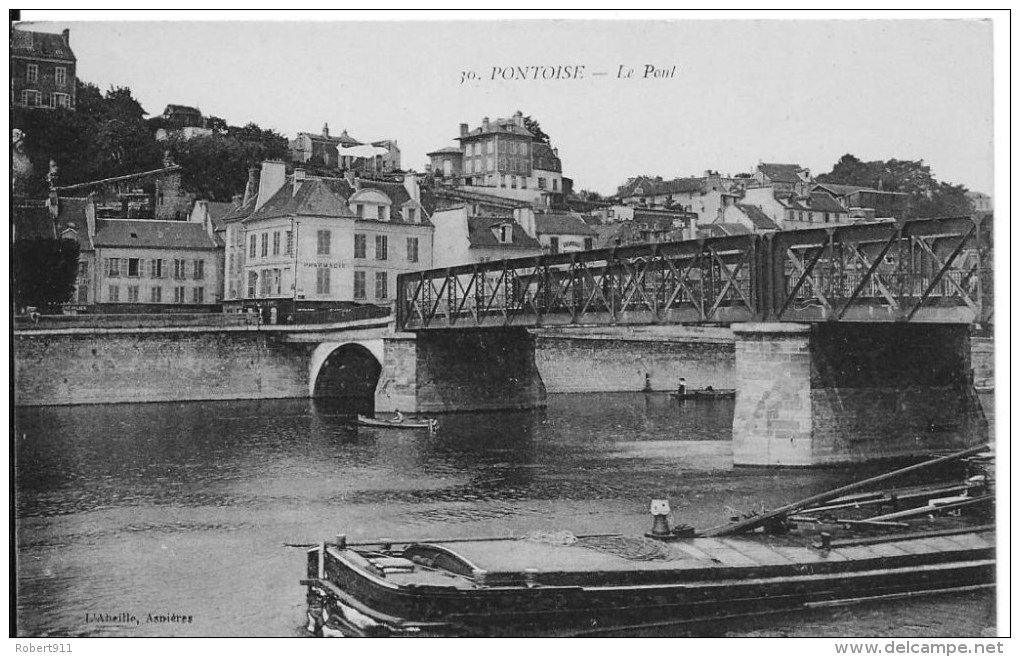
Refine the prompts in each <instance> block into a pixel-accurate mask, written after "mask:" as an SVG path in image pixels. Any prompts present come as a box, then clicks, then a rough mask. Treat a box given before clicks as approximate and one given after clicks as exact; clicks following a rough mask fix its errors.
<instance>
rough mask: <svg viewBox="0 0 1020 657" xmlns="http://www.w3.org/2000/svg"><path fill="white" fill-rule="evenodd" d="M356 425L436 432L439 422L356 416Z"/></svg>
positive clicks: (428, 419)
mask: <svg viewBox="0 0 1020 657" xmlns="http://www.w3.org/2000/svg"><path fill="white" fill-rule="evenodd" d="M356 424H358V425H360V426H363V427H384V428H386V429H428V430H429V431H436V430H437V429H439V420H436V419H435V418H420V419H419V418H415V419H410V418H404V419H403V420H396V419H389V420H380V419H378V418H374V417H368V416H367V415H361V414H360V413H359V414H358V419H357V420H356Z"/></svg>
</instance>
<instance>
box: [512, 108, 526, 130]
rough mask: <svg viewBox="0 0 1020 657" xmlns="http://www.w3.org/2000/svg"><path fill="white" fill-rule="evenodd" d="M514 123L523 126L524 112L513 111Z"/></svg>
mask: <svg viewBox="0 0 1020 657" xmlns="http://www.w3.org/2000/svg"><path fill="white" fill-rule="evenodd" d="M514 124H515V125H519V126H520V127H522V128H523V127H524V114H522V113H521V110H517V111H516V112H514Z"/></svg>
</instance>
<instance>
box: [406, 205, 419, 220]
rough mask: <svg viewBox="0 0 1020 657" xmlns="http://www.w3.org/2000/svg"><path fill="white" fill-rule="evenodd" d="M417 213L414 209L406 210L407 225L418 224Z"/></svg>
mask: <svg viewBox="0 0 1020 657" xmlns="http://www.w3.org/2000/svg"><path fill="white" fill-rule="evenodd" d="M417 214H418V212H417V210H416V209H415V208H407V223H409V224H416V223H418V216H417Z"/></svg>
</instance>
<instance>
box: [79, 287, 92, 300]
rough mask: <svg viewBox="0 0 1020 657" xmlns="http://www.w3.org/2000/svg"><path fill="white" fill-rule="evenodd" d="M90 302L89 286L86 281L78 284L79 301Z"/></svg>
mask: <svg viewBox="0 0 1020 657" xmlns="http://www.w3.org/2000/svg"><path fill="white" fill-rule="evenodd" d="M88 302H89V286H88V285H86V284H85V283H81V284H79V285H78V303H88Z"/></svg>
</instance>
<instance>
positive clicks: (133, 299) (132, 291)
mask: <svg viewBox="0 0 1020 657" xmlns="http://www.w3.org/2000/svg"><path fill="white" fill-rule="evenodd" d="M127 300H128V303H138V286H137V285H128V286H127Z"/></svg>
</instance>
